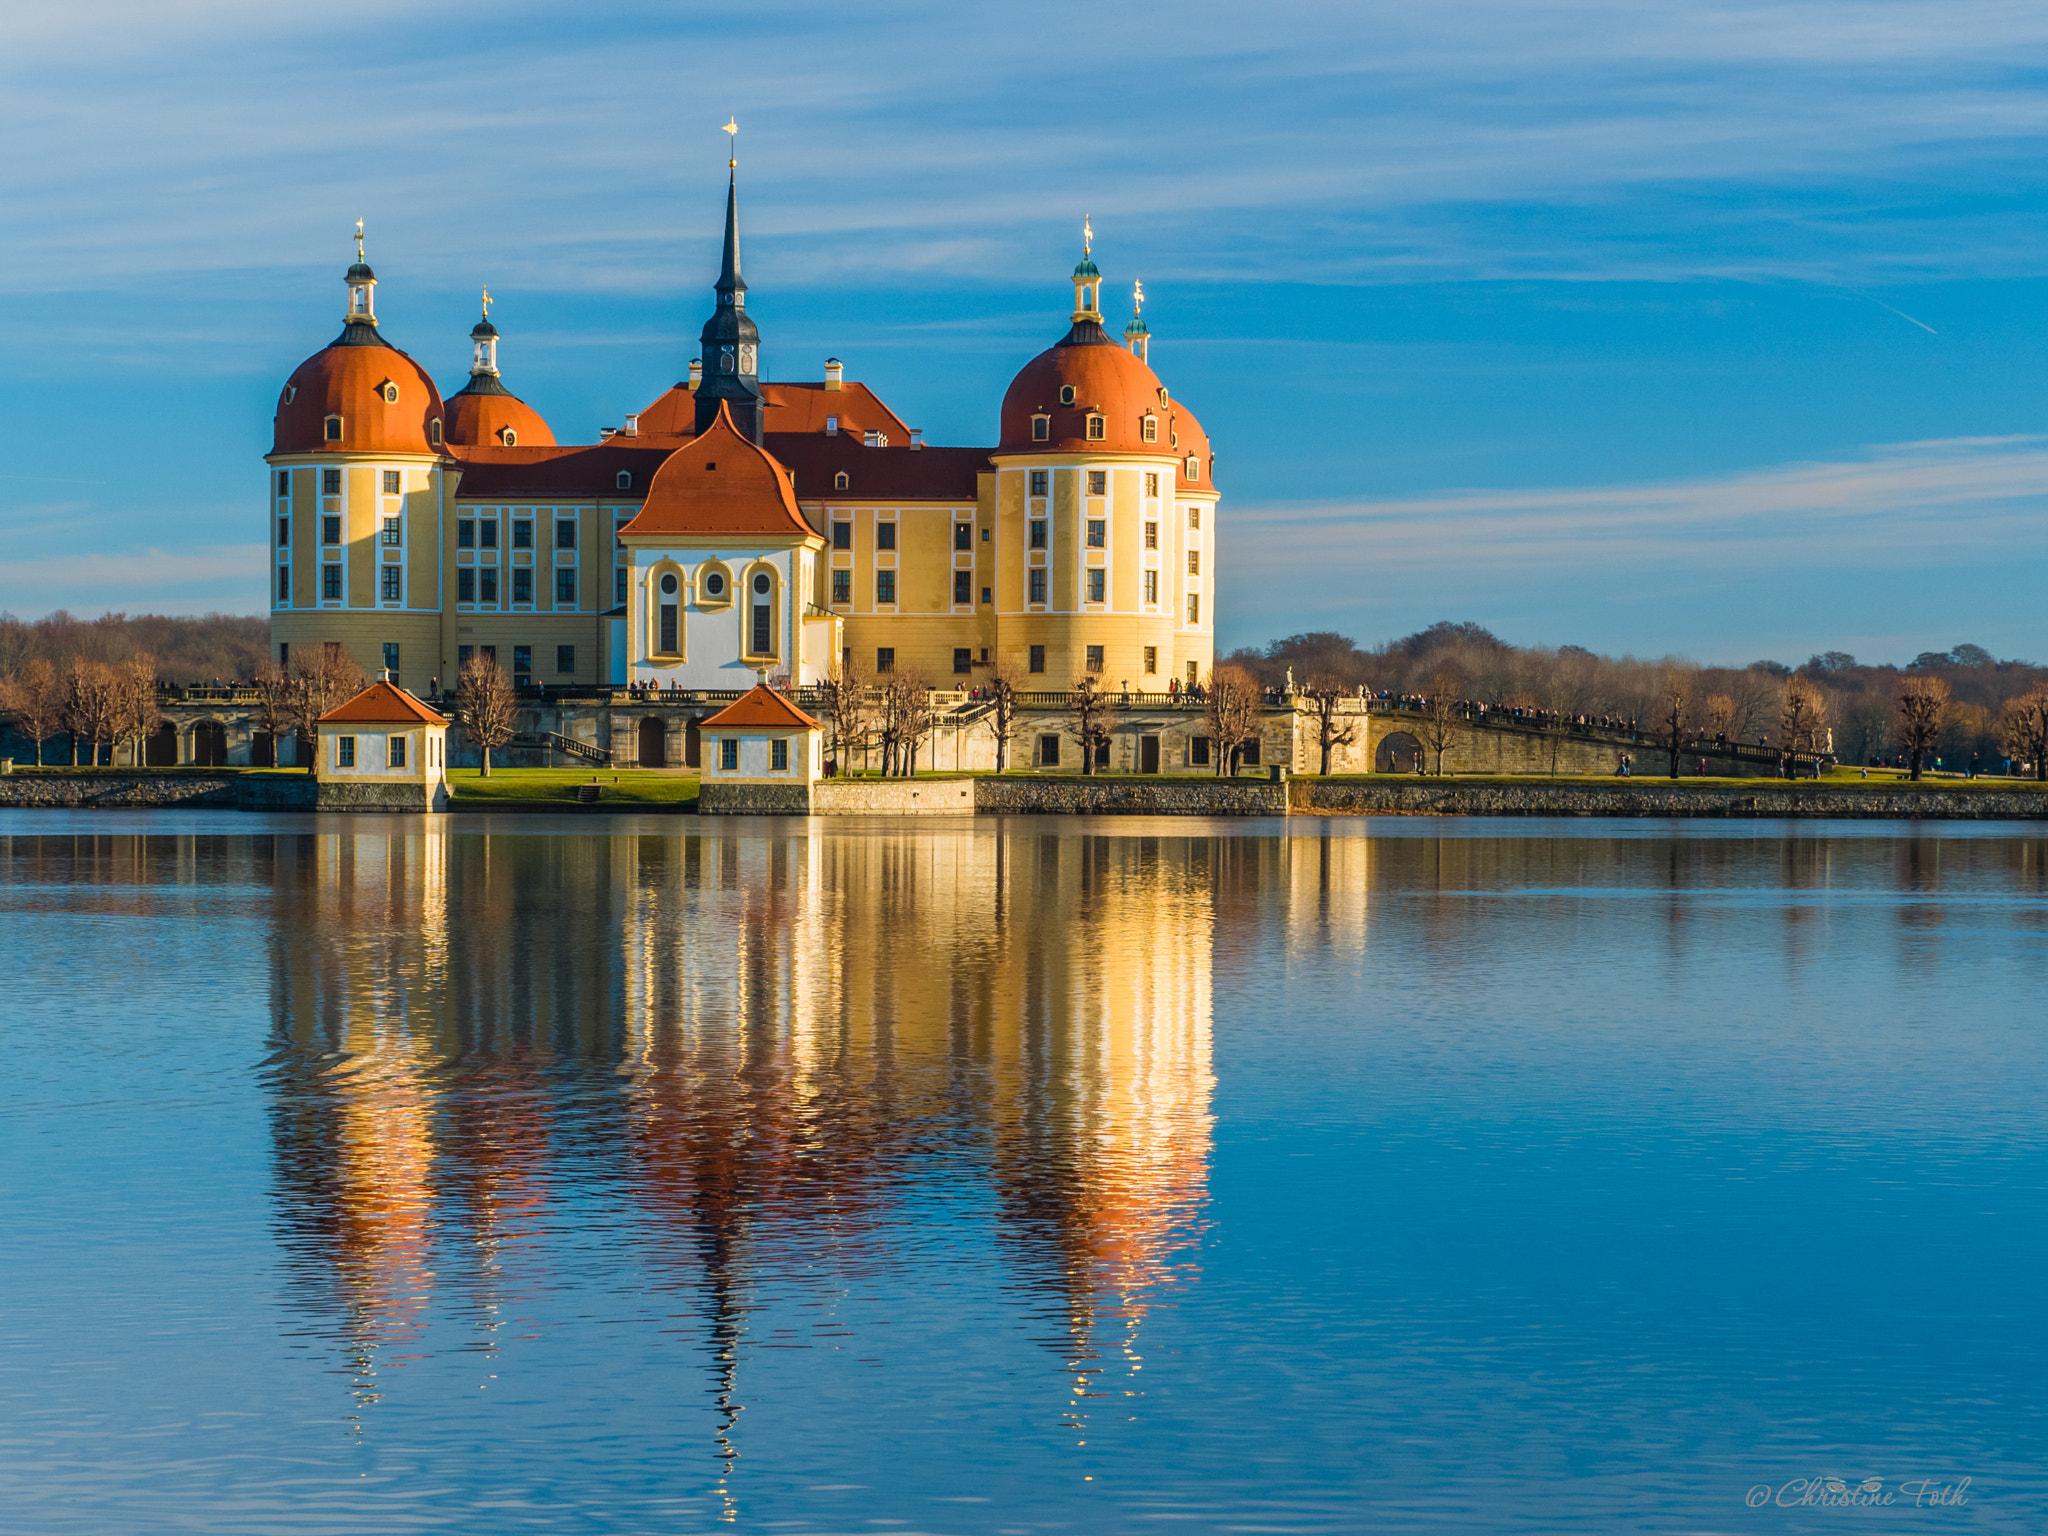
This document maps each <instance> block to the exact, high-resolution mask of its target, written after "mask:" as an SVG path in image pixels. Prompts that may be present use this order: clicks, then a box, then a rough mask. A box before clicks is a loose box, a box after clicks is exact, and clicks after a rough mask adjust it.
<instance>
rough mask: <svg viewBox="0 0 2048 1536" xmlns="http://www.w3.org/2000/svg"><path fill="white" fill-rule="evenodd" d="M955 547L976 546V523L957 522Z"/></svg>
mask: <svg viewBox="0 0 2048 1536" xmlns="http://www.w3.org/2000/svg"><path fill="white" fill-rule="evenodd" d="M953 547H954V548H955V549H972V548H974V524H972V523H955V524H954V525H953Z"/></svg>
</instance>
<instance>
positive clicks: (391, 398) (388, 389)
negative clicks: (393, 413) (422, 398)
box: [377, 383, 398, 405]
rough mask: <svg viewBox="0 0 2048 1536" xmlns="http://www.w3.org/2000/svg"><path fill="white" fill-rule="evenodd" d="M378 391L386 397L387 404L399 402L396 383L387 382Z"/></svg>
mask: <svg viewBox="0 0 2048 1536" xmlns="http://www.w3.org/2000/svg"><path fill="white" fill-rule="evenodd" d="M377 393H378V394H380V395H382V396H383V397H384V403H385V404H386V405H396V404H398V386H397V385H396V384H391V383H386V384H385V386H384V387H383V388H382V389H380V390H378V391H377Z"/></svg>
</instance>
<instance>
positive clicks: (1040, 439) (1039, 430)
mask: <svg viewBox="0 0 2048 1536" xmlns="http://www.w3.org/2000/svg"><path fill="white" fill-rule="evenodd" d="M1031 441H1033V442H1034V443H1046V442H1050V441H1052V418H1051V417H1050V416H1034V417H1032V418H1031Z"/></svg>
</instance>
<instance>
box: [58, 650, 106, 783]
mask: <svg viewBox="0 0 2048 1536" xmlns="http://www.w3.org/2000/svg"><path fill="white" fill-rule="evenodd" d="M117 686H118V685H117V682H116V679H115V674H114V669H113V668H112V667H111V666H109V665H108V664H107V663H106V662H104V661H90V660H87V659H86V658H85V657H83V656H73V657H72V658H71V665H70V667H69V668H68V669H66V671H65V675H64V729H65V730H66V731H68V732H69V733H70V735H71V766H72V767H74V768H76V767H78V766H80V764H79V761H78V746H79V743H80V742H83V743H85V745H86V747H87V748H88V750H89V751H90V753H91V757H92V761H91V763H90V764H89V766H91V767H95V768H97V767H98V766H99V761H100V747H101V745H102V744H105V745H109V746H111V745H112V743H113V739H114V721H115V702H114V701H115V694H116V690H117Z"/></svg>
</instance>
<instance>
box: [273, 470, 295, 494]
mask: <svg viewBox="0 0 2048 1536" xmlns="http://www.w3.org/2000/svg"><path fill="white" fill-rule="evenodd" d="M291 493H292V472H291V471H290V470H288V469H280V470H279V471H278V472H277V494H278V495H280V496H289V495H291Z"/></svg>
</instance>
